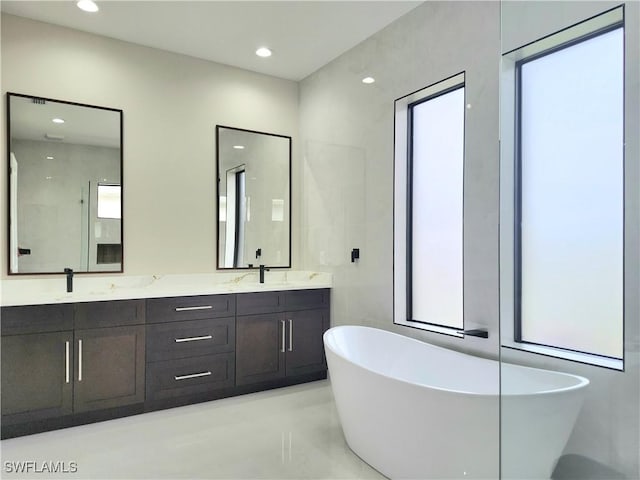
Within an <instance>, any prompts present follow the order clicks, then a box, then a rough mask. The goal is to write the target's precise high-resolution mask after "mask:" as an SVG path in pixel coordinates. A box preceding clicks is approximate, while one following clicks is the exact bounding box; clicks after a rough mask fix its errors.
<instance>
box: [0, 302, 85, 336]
mask: <svg viewBox="0 0 640 480" xmlns="http://www.w3.org/2000/svg"><path fill="white" fill-rule="evenodd" d="M0 317H1V322H0V325H1V328H2V335H21V334H26V333H46V332H62V331H64V330H73V305H71V304H68V303H60V304H54V305H24V306H16V307H2V309H1V310H0Z"/></svg>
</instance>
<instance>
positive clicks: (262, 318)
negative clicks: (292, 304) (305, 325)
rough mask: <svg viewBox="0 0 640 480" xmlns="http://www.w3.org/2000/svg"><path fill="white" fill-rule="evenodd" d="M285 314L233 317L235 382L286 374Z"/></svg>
mask: <svg viewBox="0 0 640 480" xmlns="http://www.w3.org/2000/svg"><path fill="white" fill-rule="evenodd" d="M283 327H284V317H283V316H282V314H280V313H272V314H268V315H247V316H242V317H237V319H236V385H246V384H249V383H258V382H264V381H268V380H275V379H277V378H282V377H284V375H285V352H284V350H285V345H284V343H283V341H284V340H285V338H284V329H283Z"/></svg>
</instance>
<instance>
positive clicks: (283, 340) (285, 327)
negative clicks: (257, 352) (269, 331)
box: [272, 320, 287, 353]
mask: <svg viewBox="0 0 640 480" xmlns="http://www.w3.org/2000/svg"><path fill="white" fill-rule="evenodd" d="M280 323H281V324H282V347H281V348H280V351H281V352H282V353H284V350H285V343H287V339H286V332H287V326H286V324H285V322H284V320H280ZM272 348H273V347H272Z"/></svg>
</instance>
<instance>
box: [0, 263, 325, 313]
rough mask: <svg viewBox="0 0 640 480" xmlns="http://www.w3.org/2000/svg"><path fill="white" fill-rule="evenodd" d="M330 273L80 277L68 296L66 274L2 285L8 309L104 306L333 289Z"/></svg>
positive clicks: (1, 301)
mask: <svg viewBox="0 0 640 480" xmlns="http://www.w3.org/2000/svg"><path fill="white" fill-rule="evenodd" d="M331 283H332V277H331V274H330V273H322V272H308V271H291V270H288V271H283V270H271V271H268V272H266V273H265V283H259V281H258V272H257V271H254V270H252V271H250V272H248V273H245V272H237V271H236V272H224V273H197V274H167V275H107V276H102V275H100V276H98V275H91V274H90V275H84V274H83V275H74V277H73V292H71V293H67V290H66V285H67V283H66V277H65V276H64V275H60V276H57V275H56V276H55V277H47V278H15V279H14V278H9V279H3V280H2V281H1V282H0V304H1V305H2V306H16V305H41V304H51V303H74V302H98V301H108V300H127V299H134V298H160V297H178V296H187V295H212V294H222V293H246V292H268V291H276V290H303V289H309V288H331Z"/></svg>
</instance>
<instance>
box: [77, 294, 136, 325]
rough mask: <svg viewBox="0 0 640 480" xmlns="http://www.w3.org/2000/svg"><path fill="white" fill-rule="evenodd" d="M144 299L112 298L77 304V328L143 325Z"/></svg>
mask: <svg viewBox="0 0 640 480" xmlns="http://www.w3.org/2000/svg"><path fill="white" fill-rule="evenodd" d="M144 302H145V301H144V300H143V299H140V300H111V301H108V302H89V303H76V304H75V307H74V308H75V312H74V319H75V327H76V328H104V327H121V326H126V325H143V324H144V322H145V318H144V313H145V308H144Z"/></svg>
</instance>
